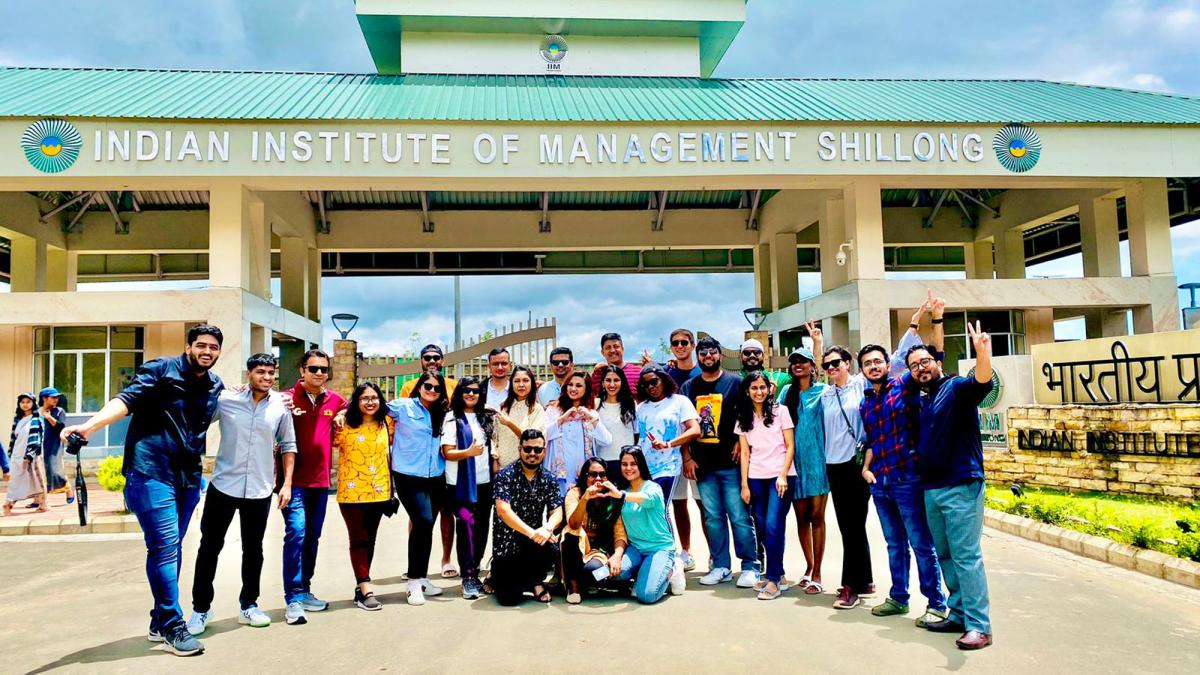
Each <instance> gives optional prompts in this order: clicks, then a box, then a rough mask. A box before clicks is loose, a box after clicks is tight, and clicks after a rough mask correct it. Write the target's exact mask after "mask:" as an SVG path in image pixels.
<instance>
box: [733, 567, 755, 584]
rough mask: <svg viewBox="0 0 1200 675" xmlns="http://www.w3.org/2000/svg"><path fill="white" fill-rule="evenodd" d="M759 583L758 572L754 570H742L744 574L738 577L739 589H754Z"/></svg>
mask: <svg viewBox="0 0 1200 675" xmlns="http://www.w3.org/2000/svg"><path fill="white" fill-rule="evenodd" d="M757 583H758V572H755V571H754V570H742V573H741V574H740V575H738V580H737V587H738V588H754V584H757Z"/></svg>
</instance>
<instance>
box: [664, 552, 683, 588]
mask: <svg viewBox="0 0 1200 675" xmlns="http://www.w3.org/2000/svg"><path fill="white" fill-rule="evenodd" d="M686 589H687V577H685V576H683V561H682V560H680V559H679V558H676V559H675V569H674V570H673V571H672V572H671V585H670V588H668V589H667V590H669V591H670V593H671V595H683V592H684V591H685V590H686Z"/></svg>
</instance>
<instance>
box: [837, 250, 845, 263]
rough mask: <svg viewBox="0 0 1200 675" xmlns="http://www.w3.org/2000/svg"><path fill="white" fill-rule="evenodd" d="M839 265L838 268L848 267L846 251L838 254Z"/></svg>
mask: <svg viewBox="0 0 1200 675" xmlns="http://www.w3.org/2000/svg"><path fill="white" fill-rule="evenodd" d="M837 264H838V267H845V266H846V252H845V251H838V252H837Z"/></svg>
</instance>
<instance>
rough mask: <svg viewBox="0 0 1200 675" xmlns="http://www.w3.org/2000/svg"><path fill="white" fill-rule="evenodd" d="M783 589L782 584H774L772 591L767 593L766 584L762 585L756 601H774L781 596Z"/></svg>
mask: <svg viewBox="0 0 1200 675" xmlns="http://www.w3.org/2000/svg"><path fill="white" fill-rule="evenodd" d="M784 588H785V587H784V586H783V584H776V585H775V590H774V591H768V590H767V586H766V584H764V585H763V588H762V590H761V591H759V592H758V599H759V600H774V599H775V598H778V597H779V596H781V595H783V590H784Z"/></svg>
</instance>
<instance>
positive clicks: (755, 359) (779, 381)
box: [738, 338, 790, 396]
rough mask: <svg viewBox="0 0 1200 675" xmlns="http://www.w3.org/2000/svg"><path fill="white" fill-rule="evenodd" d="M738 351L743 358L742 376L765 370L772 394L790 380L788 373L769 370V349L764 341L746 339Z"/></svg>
mask: <svg viewBox="0 0 1200 675" xmlns="http://www.w3.org/2000/svg"><path fill="white" fill-rule="evenodd" d="M738 351H739V356H740V358H741V359H742V377H745V376H747V375H749V374H750V373H756V372H759V371H763V372H764V373H765V374H766V376H767V379H768V380H770V382H771V392H770V395H771V396H774V395H775V392H776V391H777V390H778V388H779V387H780V386H782V385H785V384H787V383H788V382H789V381H790V380H789V379H788V376H787V373H782V372H779V371H776V370H767V368H766V362H767V349H766V347H763V343H761V342H759V341H758V340H755V339H754V338H750V339H749V340H746V341H745V342H743V343H742V346H741V348H740V349H739V350H738Z"/></svg>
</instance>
